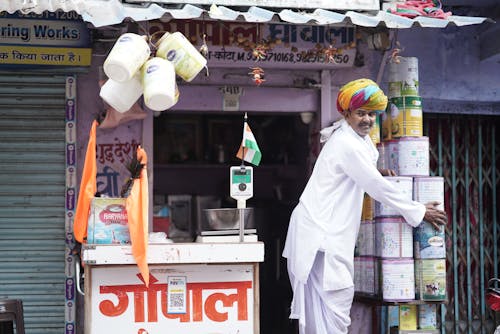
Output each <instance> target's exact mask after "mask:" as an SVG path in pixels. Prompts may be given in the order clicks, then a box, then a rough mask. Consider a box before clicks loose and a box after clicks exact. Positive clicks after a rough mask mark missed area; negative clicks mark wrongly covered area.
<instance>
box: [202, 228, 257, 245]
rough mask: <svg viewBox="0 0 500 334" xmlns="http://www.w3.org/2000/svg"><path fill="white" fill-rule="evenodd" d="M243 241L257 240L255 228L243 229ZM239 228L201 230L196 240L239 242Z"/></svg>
mask: <svg viewBox="0 0 500 334" xmlns="http://www.w3.org/2000/svg"><path fill="white" fill-rule="evenodd" d="M243 232H244V236H243V242H257V241H258V238H257V234H256V233H257V230H256V229H245V230H244V231H243ZM239 233H240V231H239V230H218V231H201V233H200V235H199V236H198V237H196V242H240V235H239Z"/></svg>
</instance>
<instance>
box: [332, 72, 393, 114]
mask: <svg viewBox="0 0 500 334" xmlns="http://www.w3.org/2000/svg"><path fill="white" fill-rule="evenodd" d="M386 106H387V96H385V95H384V92H383V91H382V90H381V89H380V87H379V86H378V85H377V84H376V83H375V82H373V81H372V80H370V79H358V80H354V81H351V82H349V83H347V84H345V85H344V86H342V88H340V91H339V95H338V97H337V110H338V111H339V113H341V114H342V115H344V113H345V112H346V111H348V110H356V109H359V108H362V109H364V110H370V111H371V110H374V111H382V110H385V108H386Z"/></svg>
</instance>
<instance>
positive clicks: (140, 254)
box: [125, 146, 149, 286]
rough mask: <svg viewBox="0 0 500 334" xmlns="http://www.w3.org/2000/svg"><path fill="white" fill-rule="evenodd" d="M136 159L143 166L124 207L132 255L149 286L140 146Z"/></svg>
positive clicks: (144, 174) (144, 176) (146, 197)
mask: <svg viewBox="0 0 500 334" xmlns="http://www.w3.org/2000/svg"><path fill="white" fill-rule="evenodd" d="M137 159H138V160H139V161H140V163H141V164H144V168H142V170H141V175H140V178H139V179H135V180H134V184H133V185H132V190H131V191H130V195H129V196H128V197H127V201H126V204H125V205H126V208H127V216H128V228H129V232H130V242H131V243H132V255H133V256H134V259H135V262H136V263H137V266H138V267H139V271H140V273H141V275H142V277H143V278H144V284H146V286H149V268H148V256H147V251H148V232H149V221H148V219H149V218H148V201H149V193H148V172H147V168H146V164H147V162H148V158H147V156H146V151H144V150H143V149H142V148H141V147H140V146H139V147H138V148H137Z"/></svg>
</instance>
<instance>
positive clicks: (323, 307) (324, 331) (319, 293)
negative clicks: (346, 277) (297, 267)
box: [289, 252, 354, 334]
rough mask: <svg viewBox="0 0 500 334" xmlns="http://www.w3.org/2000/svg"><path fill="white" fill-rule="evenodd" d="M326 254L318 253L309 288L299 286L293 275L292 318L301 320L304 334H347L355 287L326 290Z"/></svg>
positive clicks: (301, 330)
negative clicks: (324, 280) (324, 274)
mask: <svg viewBox="0 0 500 334" xmlns="http://www.w3.org/2000/svg"><path fill="white" fill-rule="evenodd" d="M324 262H325V261H324V253H323V252H318V253H317V255H316V258H315V260H314V264H313V267H312V270H311V272H310V274H309V278H308V280H307V283H306V284H302V282H298V281H297V280H296V279H295V277H294V276H293V274H292V273H290V271H289V276H290V281H291V284H292V287H293V290H294V297H293V301H292V309H291V313H290V318H292V319H299V328H300V334H345V333H347V329H348V327H349V325H350V324H351V318H350V316H349V314H350V310H351V305H352V299H353V296H354V287H349V288H346V289H341V290H324V288H323V273H324Z"/></svg>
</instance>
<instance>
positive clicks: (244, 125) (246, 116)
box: [241, 112, 248, 169]
mask: <svg viewBox="0 0 500 334" xmlns="http://www.w3.org/2000/svg"><path fill="white" fill-rule="evenodd" d="M247 120H248V115H247V113H246V112H245V115H244V116H243V137H242V140H245V131H246V127H247ZM245 148H246V147H245V145H242V151H241V153H242V154H241V168H242V169H244V168H245Z"/></svg>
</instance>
